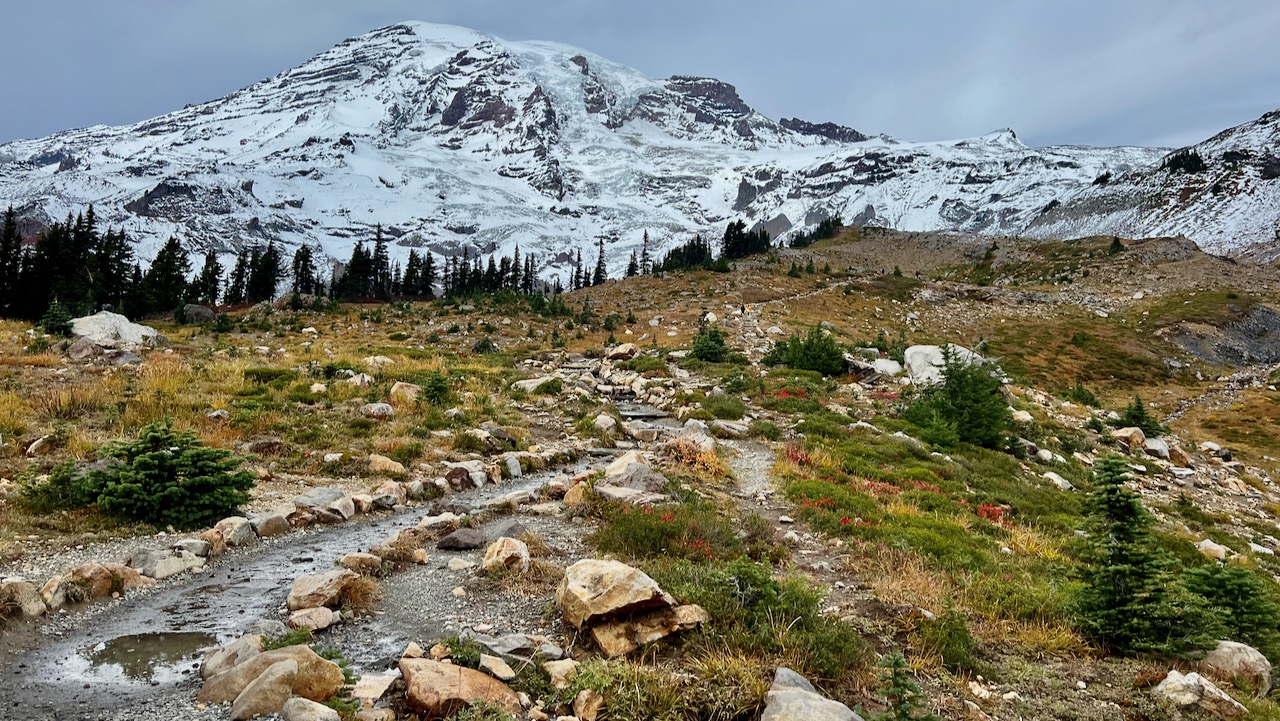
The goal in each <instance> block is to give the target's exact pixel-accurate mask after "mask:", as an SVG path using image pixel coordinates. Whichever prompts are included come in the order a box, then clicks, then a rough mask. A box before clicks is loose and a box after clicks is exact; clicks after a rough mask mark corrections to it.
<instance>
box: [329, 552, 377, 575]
mask: <svg viewBox="0 0 1280 721" xmlns="http://www.w3.org/2000/svg"><path fill="white" fill-rule="evenodd" d="M338 565H339V566H342V567H343V568H345V569H347V570H348V571H355V572H356V573H359V574H360V575H362V576H373V575H375V574H377V573H378V572H379V571H381V570H382V559H381V558H379V557H377V556H375V555H373V554H372V553H361V552H359V551H355V552H352V553H348V554H347V555H345V556H343V557H342V558H339V559H338Z"/></svg>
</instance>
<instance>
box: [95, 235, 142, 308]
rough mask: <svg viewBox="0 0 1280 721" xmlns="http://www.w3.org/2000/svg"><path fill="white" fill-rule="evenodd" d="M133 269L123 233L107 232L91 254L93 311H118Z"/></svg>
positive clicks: (121, 305)
mask: <svg viewBox="0 0 1280 721" xmlns="http://www.w3.org/2000/svg"><path fill="white" fill-rule="evenodd" d="M132 268H133V248H132V247H131V246H130V245H129V239H128V238H127V237H125V234H124V231H111V230H108V231H107V232H106V233H105V234H103V235H102V237H101V238H99V240H98V244H97V247H95V248H94V250H93V270H92V273H91V275H92V278H93V303H94V307H95V308H107V307H110V308H112V309H113V310H116V311H118V310H119V309H120V308H121V307H123V305H124V295H125V289H126V288H127V286H128V285H129V273H130V271H131V270H132Z"/></svg>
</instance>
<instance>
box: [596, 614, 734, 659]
mask: <svg viewBox="0 0 1280 721" xmlns="http://www.w3.org/2000/svg"><path fill="white" fill-rule="evenodd" d="M709 620H711V617H710V616H709V615H707V612H706V611H705V610H703V608H702V607H701V606H696V605H692V604H691V605H688V606H676V607H675V608H664V609H661V610H658V611H651V612H649V613H646V614H644V615H641V616H637V617H634V618H629V619H625V620H619V621H608V622H605V623H602V624H600V625H598V626H595V627H593V628H592V629H591V638H592V639H594V640H595V642H596V645H597V646H599V647H600V650H602V651H604V655H605V656H607V657H609V658H617V657H618V656H623V655H626V654H628V653H631V652H632V651H634V650H636V649H637V648H640V647H641V646H644V645H646V644H650V643H653V642H654V641H658V640H660V639H663V638H666V637H667V636H670V635H671V634H673V633H675V632H677V631H687V630H690V629H693V628H697V627H698V626H699V625H701V624H703V623H706V622H707V621H709Z"/></svg>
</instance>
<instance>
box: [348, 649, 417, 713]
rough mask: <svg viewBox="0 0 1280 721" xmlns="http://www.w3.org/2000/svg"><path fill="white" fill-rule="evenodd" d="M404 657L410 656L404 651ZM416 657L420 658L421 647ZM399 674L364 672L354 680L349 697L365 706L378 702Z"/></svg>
mask: <svg viewBox="0 0 1280 721" xmlns="http://www.w3.org/2000/svg"><path fill="white" fill-rule="evenodd" d="M404 657H405V658H412V657H411V656H409V655H408V653H407V652H406V654H405V656H404ZM417 658H422V654H421V649H419V654H418V656H417ZM399 678H400V677H399V676H391V675H388V674H365V675H363V676H361V677H360V680H359V681H356V686H355V688H354V689H352V690H351V698H354V699H356V700H357V701H359V702H360V704H361V705H362V706H364V707H365V708H369V707H372V706H373V705H374V704H376V703H378V701H380V700H381V699H382V697H383V696H385V695H387V691H388V690H389V689H390V688H391V684H393V683H395V682H396V680H397V679H399Z"/></svg>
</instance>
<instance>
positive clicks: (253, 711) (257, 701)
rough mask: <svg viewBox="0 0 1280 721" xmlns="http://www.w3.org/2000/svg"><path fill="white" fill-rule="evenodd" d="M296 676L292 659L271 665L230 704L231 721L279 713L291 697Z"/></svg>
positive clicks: (296, 670) (245, 720) (295, 664)
mask: <svg viewBox="0 0 1280 721" xmlns="http://www.w3.org/2000/svg"><path fill="white" fill-rule="evenodd" d="M297 676H298V662H297V661H294V660H293V659H285V660H283V661H280V662H279V663H275V664H272V665H271V666H270V667H269V668H267V669H266V670H265V671H263V672H262V673H261V674H260V675H259V676H258V677H257V678H255V679H254V680H253V681H252V682H251V683H250V684H249V685H248V686H245V687H244V690H243V691H241V692H240V695H239V696H236V700H235V701H234V702H233V703H232V704H231V721H247V719H253V718H257V717H259V716H266V715H267V714H270V713H275V712H277V711H279V710H280V709H281V708H283V707H284V703H285V702H286V701H288V700H289V698H290V697H291V696H293V683H294V681H295V680H296V679H297Z"/></svg>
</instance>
